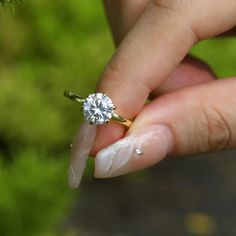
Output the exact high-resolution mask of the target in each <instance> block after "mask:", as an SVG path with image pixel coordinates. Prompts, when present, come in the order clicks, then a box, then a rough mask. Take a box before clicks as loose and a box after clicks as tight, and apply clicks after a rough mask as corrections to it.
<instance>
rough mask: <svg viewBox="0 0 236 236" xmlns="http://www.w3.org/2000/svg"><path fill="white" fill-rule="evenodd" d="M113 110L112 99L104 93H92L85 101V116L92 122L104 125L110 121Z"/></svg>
mask: <svg viewBox="0 0 236 236" xmlns="http://www.w3.org/2000/svg"><path fill="white" fill-rule="evenodd" d="M113 111H114V105H113V103H112V101H111V99H110V98H109V97H108V96H107V95H106V94H103V93H93V94H90V95H89V96H88V97H87V98H86V99H85V101H84V103H83V112H84V116H85V118H86V119H87V120H88V121H89V122H90V123H91V124H96V125H102V124H105V123H107V122H109V120H110V119H111V118H112V115H113Z"/></svg>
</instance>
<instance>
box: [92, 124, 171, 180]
mask: <svg viewBox="0 0 236 236" xmlns="http://www.w3.org/2000/svg"><path fill="white" fill-rule="evenodd" d="M172 147H173V137H172V132H171V130H170V128H169V127H167V126H165V125H152V126H149V127H146V128H144V129H142V130H139V131H135V132H132V134H130V135H128V136H127V137H125V138H123V139H121V140H119V141H118V142H116V143H114V144H112V145H111V146H109V147H107V148H105V149H103V150H101V151H100V152H99V153H98V154H97V156H96V159H95V173H94V176H95V177H96V178H109V177H114V176H119V175H123V174H127V173H130V172H133V171H136V170H139V169H143V168H145V167H148V166H151V165H153V164H155V163H157V162H159V161H161V160H162V159H163V158H165V157H166V156H167V155H168V153H169V152H170V151H171V150H172Z"/></svg>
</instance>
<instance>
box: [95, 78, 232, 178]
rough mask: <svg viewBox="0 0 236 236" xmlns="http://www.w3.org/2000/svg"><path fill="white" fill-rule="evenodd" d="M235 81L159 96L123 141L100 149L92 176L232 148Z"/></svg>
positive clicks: (113, 174) (111, 173) (130, 170)
mask: <svg viewBox="0 0 236 236" xmlns="http://www.w3.org/2000/svg"><path fill="white" fill-rule="evenodd" d="M235 91H236V78H233V79H227V80H219V81H214V82H212V83H207V84H204V85H198V86H195V87H191V88H187V89H183V90H180V91H178V92H174V93H170V94H167V95H163V96H162V97H159V98H158V99H156V100H155V101H153V102H152V103H150V104H149V105H147V106H146V107H145V108H144V110H143V111H142V112H141V114H140V115H139V116H138V117H137V119H136V120H135V122H134V125H133V126H132V127H131V129H130V130H129V131H128V133H127V134H126V137H125V138H124V139H121V140H120V141H118V142H116V143H115V144H113V145H111V146H109V147H107V148H105V149H104V150H101V151H100V152H99V153H98V154H97V157H96V159H95V162H96V164H95V176H96V177H99V178H105V177H112V176H117V175H121V174H126V173H129V172H132V171H135V170H139V169H143V168H145V167H148V166H150V165H153V164H155V163H158V162H159V161H161V160H162V159H163V158H165V157H166V156H168V155H170V154H172V155H185V154H195V153H206V152H210V151H215V150H222V149H228V148H234V147H236V96H235Z"/></svg>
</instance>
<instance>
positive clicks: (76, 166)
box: [68, 121, 96, 188]
mask: <svg viewBox="0 0 236 236" xmlns="http://www.w3.org/2000/svg"><path fill="white" fill-rule="evenodd" d="M95 137H96V126H95V125H89V124H88V122H87V121H84V122H83V123H82V125H81V127H80V130H79V132H78V135H77V137H76V138H75V141H74V144H73V145H72V149H71V158H70V166H69V171H68V172H69V174H68V175H69V176H68V181H69V186H70V187H71V188H77V187H78V186H79V184H80V181H81V178H82V176H83V173H84V170H85V167H86V163H87V159H88V155H89V152H90V150H91V148H92V145H93V143H94V140H95Z"/></svg>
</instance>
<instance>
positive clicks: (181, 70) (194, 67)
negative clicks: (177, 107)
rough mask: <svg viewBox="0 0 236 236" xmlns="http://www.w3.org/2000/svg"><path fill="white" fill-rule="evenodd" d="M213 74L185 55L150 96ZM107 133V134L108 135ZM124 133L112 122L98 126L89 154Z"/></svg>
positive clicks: (176, 88) (185, 85)
mask: <svg viewBox="0 0 236 236" xmlns="http://www.w3.org/2000/svg"><path fill="white" fill-rule="evenodd" d="M214 79H215V76H214V74H213V72H212V71H211V69H210V68H209V67H208V66H207V65H206V64H205V63H203V62H201V61H200V60H198V59H196V58H193V57H190V56H188V57H186V58H185V59H184V60H183V61H182V62H181V64H180V65H179V66H178V67H177V68H176V69H175V70H174V72H172V73H171V74H170V76H168V77H167V79H166V80H165V81H164V82H163V83H162V84H161V85H160V86H158V87H157V88H156V89H154V90H153V91H152V93H151V98H155V97H157V96H160V95H161V94H165V93H169V92H174V91H176V90H179V89H182V88H185V87H189V86H194V85H197V84H201V83H206V82H210V81H213V80H214ZM108 134H109V135H108ZM123 134H124V129H122V127H120V125H119V124H116V123H112V125H111V124H107V125H103V126H102V127H101V126H99V127H98V135H97V141H96V143H95V145H93V148H92V149H91V155H92V156H96V154H97V153H98V152H99V151H100V150H101V149H102V148H105V147H106V146H107V145H110V144H112V143H114V142H115V141H117V140H118V139H119V138H120V137H122V136H123Z"/></svg>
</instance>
